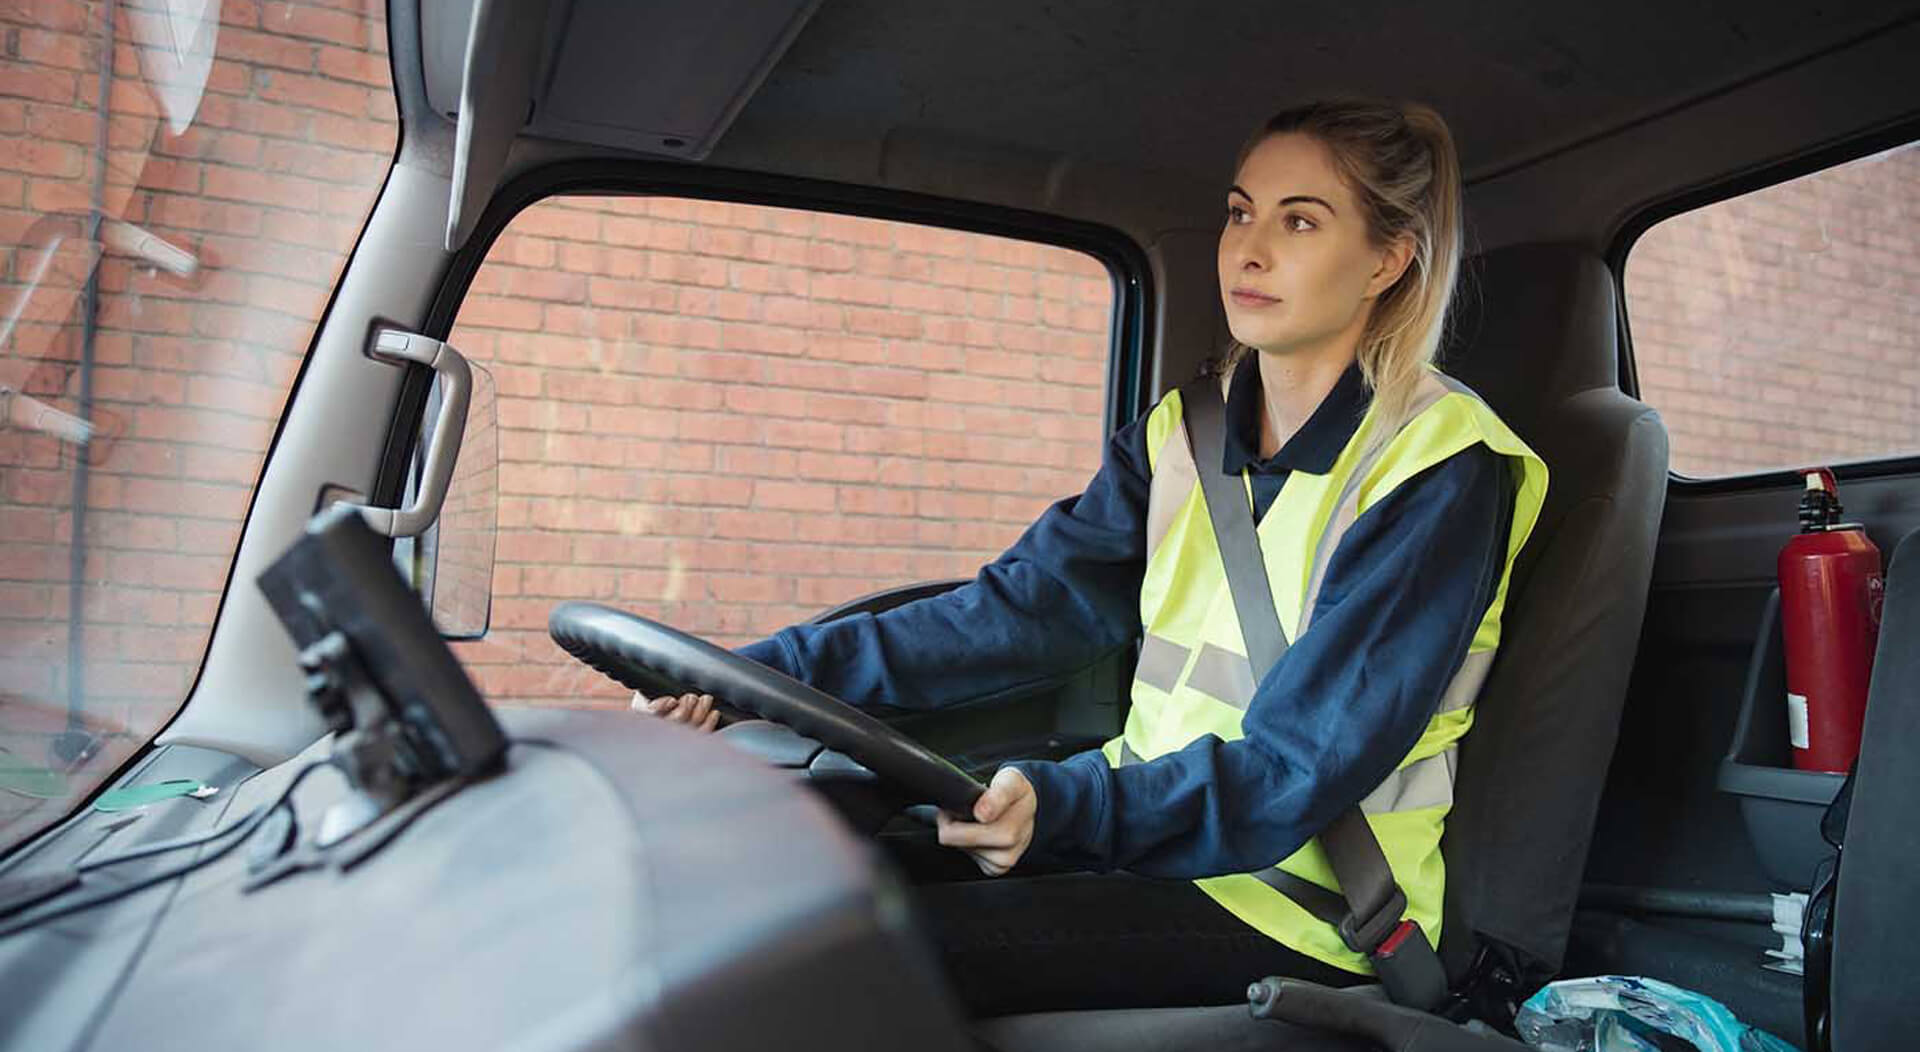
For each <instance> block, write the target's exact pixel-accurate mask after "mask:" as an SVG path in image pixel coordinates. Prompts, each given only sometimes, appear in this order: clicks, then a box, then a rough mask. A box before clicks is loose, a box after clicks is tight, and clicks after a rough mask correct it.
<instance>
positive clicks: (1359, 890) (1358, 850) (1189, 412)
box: [1180, 376, 1447, 1009]
mask: <svg viewBox="0 0 1920 1052" xmlns="http://www.w3.org/2000/svg"><path fill="white" fill-rule="evenodd" d="M1180 401H1181V406H1182V413H1181V419H1182V423H1183V425H1184V426H1185V428H1186V432H1187V442H1188V445H1189V447H1190V448H1191V449H1192V450H1193V461H1194V473H1195V474H1196V475H1197V476H1199V480H1200V492H1201V495H1202V497H1203V498H1204V499H1205V500H1206V504H1207V518H1208V520H1209V521H1210V522H1211V523H1212V525H1213V537H1214V541H1215V543H1216V544H1217V545H1218V547H1219V549H1220V561H1221V563H1222V565H1223V566H1224V567H1225V569H1226V576H1227V590H1228V592H1229V593H1230V594H1231V595H1232V597H1233V610H1234V614H1235V615H1236V616H1237V617H1238V618H1239V621H1240V635H1241V637H1242V639H1243V640H1244V641H1245V643H1246V646H1247V660H1248V662H1249V663H1250V664H1251V665H1252V666H1253V680H1254V682H1255V683H1256V684H1257V683H1259V682H1260V681H1261V680H1262V679H1264V678H1266V674H1267V673H1268V672H1269V671H1271V670H1272V668H1273V667H1274V666H1275V665H1276V664H1278V663H1279V662H1280V658H1281V657H1282V656H1284V655H1285V654H1286V652H1287V648H1288V647H1289V646H1290V643H1289V642H1288V640H1287V635H1286V631H1285V629H1283V628H1282V627H1281V625H1280V614H1279V611H1278V610H1276V609H1275V608H1274V602H1273V587H1272V585H1271V583H1270V582H1269V581H1268V580H1267V567H1266V560H1265V559H1264V558H1263V557H1262V556H1261V554H1260V538H1259V534H1258V533H1257V532H1256V530H1255V525H1254V521H1253V506H1252V503H1251V502H1250V500H1249V498H1248V494H1247V489H1246V485H1245V483H1244V482H1243V481H1242V480H1241V476H1240V475H1237V474H1236V475H1229V474H1227V473H1226V472H1225V471H1224V470H1223V467H1224V464H1225V462H1226V433H1227V427H1226V406H1225V404H1224V403H1223V402H1222V401H1221V399H1220V387H1219V383H1218V382H1217V381H1216V380H1215V379H1214V378H1212V377H1207V376H1203V377H1201V378H1200V379H1198V380H1195V381H1193V382H1192V383H1189V384H1187V385H1186V386H1184V387H1182V388H1181V389H1180ZM1313 598H1314V597H1312V596H1308V597H1307V601H1308V602H1312V601H1313ZM1320 846H1321V847H1322V848H1324V849H1325V850H1326V853H1327V861H1328V863H1329V864H1330V865H1331V866H1332V868H1333V875H1334V878H1335V879H1336V880H1338V881H1339V882H1340V894H1338V895H1336V894H1335V893H1333V892H1332V891H1330V890H1328V889H1326V888H1322V887H1320V886H1319V885H1317V884H1314V883H1313V882H1311V881H1308V880H1305V879H1302V878H1300V877H1298V876H1295V875H1294V874H1291V873H1288V872H1286V871H1285V870H1281V869H1277V868H1275V867H1272V866H1269V867H1267V868H1266V869H1263V870H1261V871H1260V872H1258V873H1255V874H1253V875H1254V877H1255V878H1257V879H1258V880H1260V881H1261V882H1262V883H1265V884H1266V885H1267V886H1268V887H1271V888H1273V889H1274V890H1275V891H1278V892H1280V893H1281V894H1282V895H1285V896H1286V897H1287V898H1289V899H1292V900H1293V901H1294V903H1296V904H1297V905H1299V906H1300V907H1301V908H1302V909H1304V910H1306V911H1307V912H1308V913H1310V914H1312V915H1313V916H1314V917H1316V918H1318V919H1320V920H1322V921H1324V922H1326V923H1328V924H1332V925H1334V926H1335V927H1336V928H1338V929H1339V931H1340V937H1341V938H1342V939H1343V940H1344V941H1345V942H1346V944H1347V946H1348V947H1349V948H1350V949H1352V950H1353V951H1354V952H1355V953H1361V954H1365V955H1366V956H1367V957H1368V959H1369V960H1371V961H1372V962H1373V966H1374V972H1375V974H1377V975H1378V976H1379V977H1380V984H1381V985H1382V986H1383V987H1385V988H1386V991H1387V996H1388V997H1389V998H1391V999H1392V1000H1393V1002H1394V1003H1395V1004H1400V1005H1405V1006H1407V1007H1410V1008H1419V1009H1431V1008H1433V1007H1435V1006H1437V1005H1439V1003H1440V1002H1441V1001H1442V1000H1443V999H1445V997H1446V994H1447V979H1446V970H1445V969H1444V968H1443V967H1441V964H1440V957H1439V955H1438V954H1436V953H1435V952H1434V949H1433V944H1432V943H1430V942H1428V941H1427V937H1426V935H1425V933H1423V932H1422V931H1421V930H1420V926H1419V925H1418V924H1416V923H1414V922H1413V921H1412V920H1404V921H1403V920H1401V917H1400V914H1401V913H1403V912H1404V911H1405V910H1406V908H1407V896H1406V893H1405V892H1403V891H1401V890H1400V886H1399V884H1397V883H1396V882H1395V881H1394V879H1393V868H1392V867H1391V866H1390V865H1388V863H1387V856H1386V853H1385V852H1383V851H1382V850H1381V849H1380V841H1379V839H1378V838H1377V837H1375V836H1374V835H1373V827H1371V826H1369V825H1368V824H1367V819H1366V816H1365V815H1364V814H1362V813H1361V811H1360V808H1359V806H1358V805H1353V806H1349V807H1348V808H1346V809H1345V810H1344V811H1341V812H1340V814H1339V815H1337V816H1336V817H1335V818H1334V820H1333V822H1332V823H1331V824H1329V825H1328V826H1327V828H1325V829H1323V830H1321V831H1320Z"/></svg>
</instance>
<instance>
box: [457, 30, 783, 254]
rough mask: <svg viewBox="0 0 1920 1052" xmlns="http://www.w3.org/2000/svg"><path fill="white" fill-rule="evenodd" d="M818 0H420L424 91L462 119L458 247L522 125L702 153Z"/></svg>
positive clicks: (530, 131)
mask: <svg viewBox="0 0 1920 1052" xmlns="http://www.w3.org/2000/svg"><path fill="white" fill-rule="evenodd" d="M819 4H820V0H671V2H662V3H649V4H635V3H630V2H626V0H422V4H421V14H422V18H421V52H422V54H421V59H422V66H423V68H424V71H425V76H426V88H427V99H428V102H429V103H430V104H431V105H432V106H433V108H434V109H435V110H436V111H437V112H439V113H443V114H446V115H447V116H448V117H449V118H451V119H453V120H455V121H456V122H457V124H458V128H459V131H458V135H457V138H456V146H455V155H454V175H453V192H452V194H451V199H450V201H449V202H448V209H447V247H448V248H449V249H454V248H458V247H459V246H460V245H461V244H462V243H463V242H465V241H466V239H467V236H468V234H470V233H471V232H472V230H473V225H474V222H475V221H476V220H477V218H478V216H479V213H480V209H481V208H482V207H484V206H485V204H486V202H487V199H488V198H489V197H490V196H491V195H492V193H493V191H494V189H495V186H496V185H497V183H498V181H499V177H500V173H501V172H502V170H503V169H504V167H505V164H506V159H507V151H508V148H509V147H511V146H512V144H513V140H514V139H515V138H516V137H518V136H520V135H522V134H525V135H530V136H535V137H539V138H547V139H558V140H561V141H566V142H579V143H590V144H594V145H600V146H612V147H618V148H622V149H630V150H638V151H642V152H645V153H652V154H661V155H666V156H671V157H678V158H681V159H684V160H693V161H697V160H701V159H703V158H705V157H706V156H707V154H708V153H709V152H710V151H711V150H712V149H713V147H714V144H715V143H717V142H718V141H719V139H720V136H721V135H722V134H724V133H725V132H726V130H727V127H728V125H730V124H731V123H732V122H733V119H734V117H735V115H737V114H738V113H739V112H740V110H741V108H742V107H743V106H745V105H746V102H747V99H749V98H751V97H752V95H753V92H754V90H755V89H757V88H758V87H759V86H760V83H761V81H762V80H764V79H765V78H766V75H767V72H768V71H769V70H771V69H772V68H773V64H774V63H775V62H777V61H779V59H780V56H781V55H782V54H784V53H785V52H786V49H787V46H788V45H789V44H791V43H792V42H793V39H794V38H795V37H796V36H798V35H799V32H800V29H801V27H802V26H804V25H806V23H807V20H808V19H809V18H811V17H812V16H813V12H814V10H815V9H816V8H818V7H819Z"/></svg>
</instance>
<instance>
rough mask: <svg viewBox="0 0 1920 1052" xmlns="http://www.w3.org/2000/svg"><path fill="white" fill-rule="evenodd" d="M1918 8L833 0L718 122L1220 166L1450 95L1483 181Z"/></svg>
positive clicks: (1662, 1) (780, 133) (1467, 157)
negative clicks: (1298, 128)
mask: <svg viewBox="0 0 1920 1052" xmlns="http://www.w3.org/2000/svg"><path fill="white" fill-rule="evenodd" d="M581 2H593V0H581ZM1913 14H1914V5H1913V4H1912V3H1911V2H1910V0H1847V2H1839V0H1830V2H1824V3H1822V2H1814V3H1806V2H1786V0H1753V2H1748V3H1737V4H1736V3H1703V2H1687V0H1680V2H1675V0H1616V2H1610V3H1590V2H1589V3H1555V4H1542V3H1539V2H1537V0H1450V2H1427V3H1406V2H1404V0H1343V2H1339V3H1332V2H1323V3H1317V4H1299V3H1294V4H1287V3H1206V4H1203V3H1193V2H1174V3H1142V2H1138V0H971V2H968V3H964V4H930V3H913V2H905V3H903V2H901V0H827V2H826V3H824V4H822V5H821V6H820V8H819V9H818V10H817V11H816V12H815V13H814V15H813V18H812V20H811V21H810V22H809V23H808V24H807V26H806V27H805V28H804V29H803V30H802V31H801V32H800V35H799V37H798V39H797V40H795V42H794V43H793V45H792V47H791V48H790V49H789V50H788V51H787V53H786V54H785V55H784V56H783V57H782V58H781V59H780V61H779V62H778V64H776V65H775V66H774V68H773V71H772V73H771V75H769V76H768V78H767V79H766V81H765V82H764V83H763V84H762V85H761V86H760V88H759V90H758V91H757V92H756V93H755V94H754V96H753V97H752V99H751V100H750V101H749V102H748V104H747V106H746V108H745V110H744V111H743V112H742V113H741V114H740V116H739V119H738V121H737V123H736V124H735V126H734V128H733V129H732V130H731V131H730V132H729V133H728V134H729V137H730V138H739V139H751V138H752V137H754V136H756V135H761V134H765V135H768V136H777V137H778V138H780V139H781V140H783V141H791V140H792V139H793V138H794V137H795V136H796V135H805V134H808V133H810V132H811V133H813V134H818V135H821V136H830V137H831V138H832V139H834V140H838V141H847V140H861V139H883V138H884V137H886V136H888V135H890V134H894V133H896V132H912V133H915V134H917V135H921V136H936V137H950V138H953V139H955V140H959V141H967V142H976V143H1000V144H1005V145H1006V146H1007V147H1009V148H1011V149H1013V150H1016V151H1026V152H1032V151H1039V152H1042V153H1045V154H1050V155H1058V156H1065V157H1071V158H1073V159H1074V160H1075V161H1076V163H1080V164H1086V163H1098V162H1100V161H1109V162H1112V163H1115V164H1118V165H1124V166H1128V167H1139V168H1150V169H1158V170H1169V171H1175V172H1178V173H1180V174H1182V175H1184V176H1187V177H1190V178H1195V179H1203V180H1206V181H1209V182H1213V181H1219V180H1220V179H1222V178H1224V177H1225V174H1226V173H1225V171H1224V170H1225V168H1226V167H1227V166H1228V165H1230V164H1231V161H1232V156H1233V153H1234V150H1235V148H1236V147H1237V146H1238V144H1239V142H1240V140H1241V139H1242V137H1243V136H1244V135H1245V134H1246V133H1247V132H1248V131H1249V130H1250V129H1251V128H1252V127H1253V126H1254V124H1255V123H1257V122H1258V121H1259V120H1260V119H1261V118H1263V117H1264V116H1266V115H1267V114H1269V113H1271V112H1272V111H1274V110H1275V109H1277V108H1279V107H1280V106H1282V105H1284V104H1286V103H1288V102H1289V101H1293V100H1297V99H1301V98H1304V97H1306V96H1309V95H1316V94H1321V93H1326V92H1331V91H1342V90H1345V91H1358V92H1365V93H1371V94H1386V95H1399V96H1406V97H1413V98H1419V99H1423V100H1426V101H1429V102H1431V103H1433V104H1434V105H1436V106H1438V107H1439V108H1440V110H1441V112H1442V113H1443V114H1444V115H1445V116H1446V117H1447V119H1448V121H1449V122H1450V123H1451V125H1452V126H1453V128H1454V131H1455V134H1456V136H1457V137H1458V140H1459V145H1460V149H1461V155H1462V161H1463V167H1464V168H1465V169H1466V174H1467V176H1468V179H1469V181H1472V180H1473V179H1474V178H1478V177H1484V176H1487V175H1490V174H1493V173H1497V172H1500V171H1503V170H1506V169H1508V168H1511V167H1514V166H1518V165H1523V164H1525V163H1527V162H1528V161H1530V160H1533V159H1537V158H1539V157H1541V156H1544V155H1546V154H1549V153H1551V152H1552V151H1554V150H1556V149H1558V148H1560V147H1564V146H1568V145H1571V144H1574V143H1577V142H1579V141H1581V140H1583V139H1586V138H1589V137H1592V136H1595V135H1599V134H1604V133H1606V132H1608V131H1611V130H1614V129H1617V128H1620V127H1622V126H1624V125H1628V124H1631V123H1633V122H1635V121H1637V120H1640V119H1643V118H1646V117H1649V116H1652V115H1655V114H1657V113H1659V112H1660V111H1662V110H1663V109H1666V108H1668V107H1671V106H1674V105H1677V104H1684V103H1685V102H1688V101H1690V100H1693V99H1696V98H1699V97H1701V96H1703V95H1706V94H1709V93H1712V92H1715V91H1718V90H1721V89H1724V88H1726V87H1729V86H1732V85H1735V84H1738V83H1739V82H1741V81H1742V80H1745V79H1747V78H1751V77H1754V76H1756V75H1759V74H1763V73H1765V72H1767V71H1769V70H1772V69H1775V68H1778V67H1780V66H1782V65H1783V64H1787V63H1791V62H1793V61H1795V60H1797V59H1801V58H1804V57H1807V56H1811V55H1815V54H1818V53H1820V52H1822V51H1824V50H1827V49H1830V48H1832V47H1834V46H1836V45H1839V44H1842V43H1844V42H1846V41H1847V40H1849V39H1850V38H1853V37H1856V36H1858V35H1859V34H1862V33H1863V32H1870V31H1873V30H1875V29H1878V28H1882V27H1885V26H1887V25H1888V24H1890V23H1892V22H1896V21H1900V20H1903V19H1908V18H1911V17H1913ZM609 101H610V102H611V101H612V100H609ZM727 145H730V144H729V143H726V142H725V141H724V140H723V144H722V146H723V148H722V153H723V154H724V153H725V152H727V151H726V150H725V146H727ZM756 153H758V152H757V151H756ZM718 159H722V158H721V157H718V156H717V157H716V160H718Z"/></svg>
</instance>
